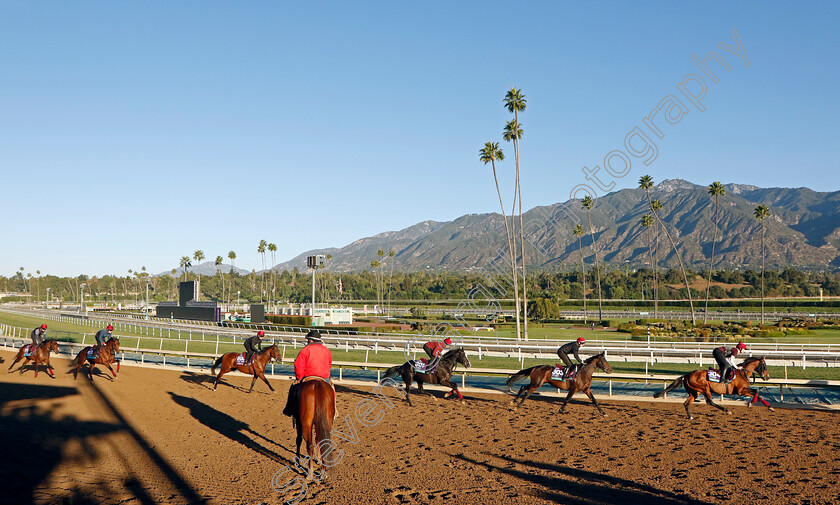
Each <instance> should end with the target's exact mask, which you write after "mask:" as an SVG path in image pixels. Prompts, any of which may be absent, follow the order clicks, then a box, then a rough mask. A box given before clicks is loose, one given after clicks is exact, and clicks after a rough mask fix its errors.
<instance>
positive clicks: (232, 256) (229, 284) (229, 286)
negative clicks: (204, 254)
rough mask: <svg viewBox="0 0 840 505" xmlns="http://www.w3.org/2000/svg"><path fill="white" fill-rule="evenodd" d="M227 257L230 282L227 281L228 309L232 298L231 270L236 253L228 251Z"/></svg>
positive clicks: (232, 269)
mask: <svg viewBox="0 0 840 505" xmlns="http://www.w3.org/2000/svg"><path fill="white" fill-rule="evenodd" d="M227 256H228V259H229V260H230V282H229V283H228V310H230V302H232V300H233V271H234V263H235V260H236V253H235V252H233V251H228V254H227Z"/></svg>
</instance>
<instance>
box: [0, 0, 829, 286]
mask: <svg viewBox="0 0 840 505" xmlns="http://www.w3.org/2000/svg"><path fill="white" fill-rule="evenodd" d="M838 11H840V8H839V7H838V6H837V5H836V4H834V3H829V2H821V3H820V2H812V3H805V4H793V3H773V2H762V3H757V2H754V3H736V4H731V3H711V4H707V3H703V4H701V5H696V6H695V5H690V6H689V5H686V4H678V3H667V2H650V3H644V4H639V3H630V2H606V3H597V4H594V3H586V4H582V3H579V2H574V3H573V2H529V3H526V4H520V5H517V6H516V8H515V9H514V8H513V7H512V5H511V4H510V3H509V2H505V3H502V2H432V3H429V2H424V3H407V2H355V3H346V2H335V3H333V2H317V3H308V2H302V3H295V4H291V3H280V2H237V3H232V2H188V1H187V2H72V3H70V2H62V3H59V2H36V3H30V2H22V1H21V2H16V1H6V2H2V3H0V82H2V87H0V90H2V92H0V164H2V173H3V180H4V185H3V186H4V191H3V197H4V198H3V214H4V215H5V216H6V217H5V219H4V224H5V226H4V227H3V228H4V230H3V237H4V238H3V242H4V243H3V246H2V247H0V274H3V275H12V274H13V273H14V272H15V271H17V269H18V268H20V267H21V266H23V267H25V269H26V271H27V272H33V273H34V271H35V270H40V271H41V273H42V274H45V273H51V274H56V275H77V274H79V273H86V274H97V275H101V274H108V273H110V274H121V275H122V274H125V273H126V272H127V270H128V269H129V268H131V269H139V268H140V267H141V266H146V267H147V269H148V270H149V271H151V272H161V271H167V270H169V269H170V268H172V267H174V266H177V264H178V259H179V258H180V257H181V256H184V255H190V256H191V255H192V253H193V252H194V251H195V250H196V249H202V250H203V251H204V252H205V255H206V256H207V257H208V258H210V259H212V258H215V257H216V256H217V255H222V256H225V257H226V256H227V252H228V251H230V250H234V251H236V253H237V261H236V264H237V266H239V267H243V268H248V269H250V268H257V269H259V268H261V264H260V257H259V255H258V253H257V251H256V248H257V244H258V242H259V240H260V239H265V240H268V241H269V242H274V243H276V244H277V246H278V253H277V259H278V261H285V260H288V259H290V258H292V257H294V256H296V255H297V254H299V253H301V252H303V251H306V250H309V249H314V248H322V247H341V246H343V245H346V244H347V243H350V242H352V241H353V240H356V239H358V238H361V237H364V236H369V235H372V234H375V233H379V232H382V231H387V230H397V229H402V228H405V227H407V226H410V225H412V224H414V223H417V222H419V221H423V220H426V219H432V220H439V221H444V220H451V219H454V218H456V217H458V216H460V215H463V214H467V213H483V212H494V211H497V208H498V200H497V197H496V194H495V186H494V184H493V178H492V175H491V172H490V169H489V167H485V166H484V165H482V164H481V163H480V162H479V160H478V149H479V148H481V147H482V146H483V144H484V142H486V141H488V140H493V141H499V140H501V138H500V137H501V130H502V128H503V126H504V123H505V122H506V121H507V120H508V119H510V118H511V116H510V115H509V114H508V113H507V112H506V111H505V109H504V108H503V106H502V98H503V96H504V94H505V92H506V91H507V90H508V89H509V88H510V87H511V86H516V87H518V88H521V89H522V90H523V92H524V93H525V94H526V98H527V100H528V109H527V110H526V111H525V112H524V113H523V114H522V115H521V117H520V121H521V123H522V125H523V128H524V132H525V134H524V138H523V139H522V143H521V165H522V181H523V196H524V200H523V201H524V205H525V207H526V208H531V207H534V206H537V205H546V204H551V203H556V202H562V201H566V200H567V199H568V198H569V193H570V190H571V189H572V188H573V187H574V186H576V185H578V184H582V183H587V181H586V180H585V179H584V175H583V173H582V172H581V168H582V167H583V166H588V167H590V168H591V167H594V166H596V165H599V166H602V165H603V159H604V156H605V155H607V153H609V152H611V151H613V150H616V149H626V148H625V147H624V138H625V135H627V134H628V133H629V132H630V131H631V130H632V129H633V128H634V127H636V126H639V127H644V125H643V124H642V119H643V118H644V117H646V116H647V115H648V114H649V112H650V111H651V110H652V109H653V108H654V107H656V105H657V104H658V103H660V101H661V100H662V99H663V98H665V97H666V96H668V95H675V96H679V97H680V99H681V100H683V101H684V102H685V104H686V105H687V106H688V109H689V112H688V113H687V114H686V115H685V116H684V117H683V118H682V120H681V121H680V122H679V123H678V124H674V125H666V126H667V128H663V132H664V133H665V137H664V138H662V139H658V138H656V139H652V140H654V141H655V143H656V144H657V148H658V157H657V158H656V160H654V161H653V162H652V163H651V164H650V165H649V166H645V165H644V164H643V163H642V162H641V159H640V158H632V161H633V163H632V166H631V168H630V171H629V173H628V174H627V175H626V176H624V177H622V178H613V180H614V182H615V184H616V186H615V189H621V188H624V187H633V186H635V185H636V181H637V180H638V178H639V177H640V176H641V175H644V174H650V175H651V176H653V178H654V180H655V181H656V182H659V181H661V180H662V179H667V178H674V177H681V178H684V179H688V180H690V181H692V182H695V183H698V184H709V183H710V182H712V181H715V180H720V181H722V182H725V183H729V182H735V183H745V184H755V185H758V186H764V187H770V186H788V187H799V186H807V187H810V188H812V189H815V190H818V191H836V190H838V189H840V175H838V172H840V171H838V170H837V163H836V147H837V145H838V141H837V139H838V138H840V135H838V133H840V131H838V130H840V127H838V121H837V117H838V113H840V110H838V109H840V107H838V103H840V100H838V98H837V96H836V92H837V88H838V82H840V79H838V69H837V61H838V53H839V52H840V51H838V45H839V44H838V42H839V41H840V37H838V35H837V30H836V27H835V26H834V25H835V24H836V20H837V19H840V16H838V14H840V12H838ZM733 29H737V31H738V35H739V37H740V40H741V42H742V44H743V47H744V49H745V51H746V53H747V57H748V58H749V67H745V65H744V63H743V62H742V61H741V59H740V58H739V57H738V56H737V55H735V54H732V53H729V52H726V51H725V50H723V49H721V48H719V47H718V44H719V43H725V44H728V45H730V46H734V45H735V41H734V40H733V34H732V30H733ZM710 51H716V52H718V53H719V54H721V56H723V57H724V58H725V59H726V60H727V62H728V63H729V64H730V65H731V66H732V69H731V71H728V72H726V71H724V70H723V69H721V68H720V67H717V66H715V64H712V65H710V68H713V69H717V70H718V72H716V74H717V76H718V77H719V79H720V82H718V83H717V84H714V83H711V82H710V80H709V79H708V77H707V76H703V77H705V78H706V81H707V82H708V87H707V91H706V96H705V98H704V99H703V100H702V103H703V105H704V106H705V111H703V112H700V111H699V110H697V108H695V107H693V106H691V105H690V103H689V102H688V101H686V100H685V97H684V96H682V95H680V92H679V90H677V88H676V85H677V84H678V83H679V82H680V81H682V79H683V77H684V76H686V75H687V74H690V73H695V74H702V72H701V71H700V69H699V68H698V67H697V66H696V65H695V64H694V63H693V62H692V61H691V59H690V56H691V55H692V54H696V55H697V56H698V57H699V58H701V59H702V58H704V57H705V55H706V54H707V53H709V52H710ZM647 133H648V135H652V133H651V132H650V131H648V132H647ZM502 144H503V145H502V147H503V148H505V149H506V150H507V154H508V156H509V158H508V160H507V161H505V162H504V163H502V164H501V165H500V166H499V167H498V168H499V170H500V173H502V184H503V185H504V188H503V189H505V190H507V195H511V194H512V180H513V169H514V164H513V161H512V160H513V156H512V153H513V149H512V146H509V145H505V143H504V142H503V143H502ZM601 173H602V174H603V171H602V172H601ZM608 179H609V178H608ZM599 194H602V192H601V193H599ZM509 199H510V198H509V196H508V204H509Z"/></svg>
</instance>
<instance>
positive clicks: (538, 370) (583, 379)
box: [507, 353, 612, 417]
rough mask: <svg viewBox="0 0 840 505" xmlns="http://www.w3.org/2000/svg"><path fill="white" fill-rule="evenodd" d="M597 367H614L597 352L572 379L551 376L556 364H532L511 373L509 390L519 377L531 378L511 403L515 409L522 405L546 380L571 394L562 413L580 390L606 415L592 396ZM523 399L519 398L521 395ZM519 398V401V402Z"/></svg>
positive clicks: (607, 370) (564, 401)
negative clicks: (529, 366) (593, 376)
mask: <svg viewBox="0 0 840 505" xmlns="http://www.w3.org/2000/svg"><path fill="white" fill-rule="evenodd" d="M596 368H600V369H601V370H603V371H605V372H607V373H612V367H610V364H609V363H607V358H606V357H605V356H604V353H601V354H596V355H595V356H592V357H591V358H587V359H586V361H584V362H583V365H580V366H579V369H578V372H577V375H575V377H574V378H573V379H572V380H570V381H558V380H554V379H552V378H551V371H552V370H553V369H554V365H538V366H532V367H531V368H526V369H525V370H521V371H519V372H516V373H515V374H513V375H511V376H510V378H508V380H507V386H508V390H509V391H510V392H511V393H513V390H512V389H511V385H513V383H514V382H516V381H517V380H519V379H523V378H525V377H528V378H530V379H531V383H530V384H528V385H527V386H522V387H521V388H519V392H518V393H516V398H514V399H513V400H511V403H513V404H514V407H513V409H514V410H516V409H517V408H518V407H519V406H520V405H522V404H523V403H524V402H525V400H527V399H528V397H529V396H531V393H533V392H534V390H536V389H537V388H538V387H540V386H542V385H543V384H545V383H546V382H547V383H549V384H551V385H552V386H554V387H556V388H557V389H562V390H564V391H565V390H568V391H569V394H567V395H566V398H565V399H564V400H563V406H562V407H560V413H561V414H562V413H563V412H564V411H565V410H566V404H567V403H569V400H570V399H571V398H572V396H573V395H574V394H575V393H577V392H578V391H582V392H583V393H585V394H586V396H588V397H589V399H590V400H592V403H594V404H595V407H596V408H597V409H598V412H600V413H601V415H603V416H605V417H606V415H607V414H606V413H604V411H603V409H601V406H600V405H598V400H596V399H595V397H594V396H592V390H591V389H589V388H590V387H591V386H592V374H593V373H594V372H595V369H596ZM520 396H521V397H522V399H519V397H520ZM517 400H519V402H518V403H517Z"/></svg>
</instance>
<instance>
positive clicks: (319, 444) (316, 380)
mask: <svg viewBox="0 0 840 505" xmlns="http://www.w3.org/2000/svg"><path fill="white" fill-rule="evenodd" d="M297 387H298V388H299V389H298V391H297V405H296V408H295V410H294V417H293V418H292V422H293V423H294V425H295V427H296V428H297V441H296V443H297V452H296V456H297V458H296V461H298V462H299V461H300V443H301V441H303V440H306V452H307V453H308V454H309V469H308V473H307V475H306V479H307V480H311V479H312V477H313V473H312V471H313V470H312V463H313V460H315V459H316V458H317V459H318V463H319V464H321V465H322V466H323V467H324V469H323V470H321V475H320V477H319V479H318V480H323V479H325V478H326V476H327V467H329V466H332V465H331V464H329V463H325V462H324V457H325V456H327V455H329V453H330V452H332V441H330V432H331V431H332V423H333V419H334V418H335V393H334V392H333V388H332V386H330V384H328V383H327V382H326V381H325V380H324V379H322V378H320V377H311V378H306V379H304V381H303V382H302V383H301V384H300V385H299V386H297ZM313 430H314V432H315V433H314V435H315V436H314V437H313ZM325 440H327V442H326V443H324V441H325Z"/></svg>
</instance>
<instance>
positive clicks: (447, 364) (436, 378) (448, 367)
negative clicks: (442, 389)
mask: <svg viewBox="0 0 840 505" xmlns="http://www.w3.org/2000/svg"><path fill="white" fill-rule="evenodd" d="M458 363H460V364H462V365H464V366H465V367H467V368H469V367H470V359H469V358H467V353H465V352H464V349H462V348H460V347H456V348H455V349H452V350H450V351H447V353H446V354H444V355H443V357H441V358H440V363H438V366H437V368H436V369H435V371H434V373H422V372H415V371H414V365H413V364H412V362H411V361H406V362H405V363H403V364H402V365H397V366H392V367H391V368H389V369H387V370H385V376H384V377H382V380H383V381H384V380H385V379H388V378H390V377H393V376H394V375H396V374H397V372H399V373H400V375H401V376H402V378H403V382H405V399H406V400H408V404H409V405H411V406H412V407H413V406H414V405H413V404H412V403H411V383H412V382H414V381H417V390H418V391H419V392H420V393H425V391H423V383H424V382H428V383H429V384H441V385H443V386H446V387H450V388H452V391H450V392H449V393H446V394H445V395H444V396H443V397H444V398H446V397H448V396H449V395H450V394H452V393H453V392H454V393H455V394H457V395H458V398H460V399H461V402H463V401H464V396H463V395H462V394H461V392H460V391H458V385H457V384H455V383H454V382H453V381H452V372H453V370H455V365H456V364H458ZM427 394H428V395H429V396H432V394H431V393H427Z"/></svg>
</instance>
